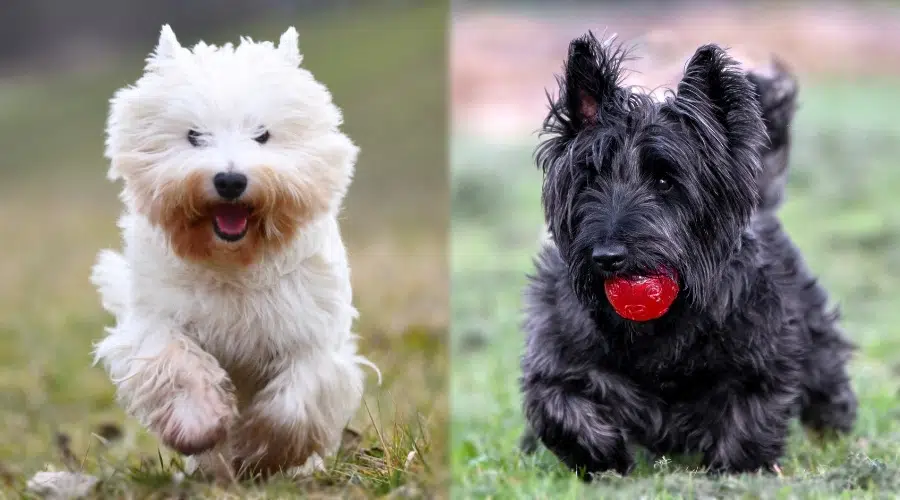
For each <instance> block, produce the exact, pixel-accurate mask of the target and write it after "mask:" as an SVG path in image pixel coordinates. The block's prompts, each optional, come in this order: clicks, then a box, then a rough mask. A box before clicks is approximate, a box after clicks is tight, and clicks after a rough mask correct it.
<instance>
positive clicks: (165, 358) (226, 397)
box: [95, 316, 237, 455]
mask: <svg viewBox="0 0 900 500" xmlns="http://www.w3.org/2000/svg"><path fill="white" fill-rule="evenodd" d="M95 354H96V357H97V360H98V361H102V362H103V364H104V365H105V366H106V369H107V371H108V373H109V375H110V377H111V378H112V380H113V383H115V384H116V389H117V395H118V397H119V399H120V400H121V401H122V402H123V404H124V406H125V408H126V410H127V411H128V413H130V414H131V415H133V416H134V417H135V418H137V419H138V420H140V421H141V423H142V424H143V425H145V426H146V427H147V428H148V429H149V430H150V431H151V432H153V433H154V434H156V435H157V436H158V437H159V439H160V440H161V441H162V442H163V444H165V445H166V446H168V447H170V448H172V449H174V450H176V451H178V452H180V453H182V454H185V455H194V454H197V453H200V452H203V451H206V450H209V449H211V448H213V447H214V446H215V445H216V444H217V443H220V442H222V441H223V440H224V439H225V438H226V435H227V433H228V429H229V426H230V425H231V423H232V422H233V419H234V417H235V415H236V412H237V410H236V407H235V398H234V389H233V386H232V384H231V381H230V379H229V378H228V374H227V373H226V372H225V370H223V369H222V367H221V366H219V363H218V362H217V361H216V359H215V358H213V356H212V355H210V354H209V353H207V352H206V351H204V350H203V349H202V348H200V346H199V345H197V344H196V343H195V342H194V341H193V340H191V339H190V338H188V337H187V336H186V335H184V334H183V333H182V332H180V331H179V330H178V329H177V328H176V327H174V326H172V325H169V324H167V322H165V321H155V320H149V319H143V318H135V317H134V316H132V317H131V318H128V319H126V320H125V321H124V322H122V323H120V324H118V325H116V326H115V327H114V328H111V329H110V330H109V335H108V336H107V337H106V338H105V339H103V340H102V341H101V342H100V343H98V344H97V347H96V351H95Z"/></svg>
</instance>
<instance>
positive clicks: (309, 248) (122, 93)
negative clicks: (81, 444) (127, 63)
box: [91, 26, 380, 477]
mask: <svg viewBox="0 0 900 500" xmlns="http://www.w3.org/2000/svg"><path fill="white" fill-rule="evenodd" d="M301 59H302V57H301V55H300V52H299V49H298V45H297V32H296V31H295V30H294V29H293V28H290V29H288V30H287V31H286V32H285V33H284V34H283V35H282V36H281V40H280V42H279V44H278V46H275V45H274V44H272V43H270V42H253V41H251V40H249V39H246V38H245V39H242V40H241V43H240V44H239V45H237V46H232V45H231V44H226V45H224V46H221V47H216V46H213V45H207V44H205V43H202V42H201V43H198V44H197V45H195V46H194V47H193V48H192V49H189V48H183V47H182V46H181V45H180V44H179V42H178V40H177V39H176V38H175V34H174V33H173V32H172V30H171V29H170V28H169V27H168V26H164V27H163V28H162V32H161V34H160V38H159V44H158V45H157V47H156V50H155V51H154V53H153V54H151V55H150V57H149V58H148V59H147V65H146V69H145V74H144V75H143V76H142V77H141V78H140V79H139V80H138V81H137V82H136V83H135V84H134V85H132V86H128V87H125V88H123V89H121V90H119V91H118V92H117V93H116V94H115V96H114V97H113V99H112V100H111V106H110V114H109V121H108V124H107V141H106V156H107V157H108V158H109V159H110V160H111V166H110V169H109V177H110V179H112V180H116V179H122V180H124V189H123V191H122V195H121V198H122V200H123V202H124V204H125V211H124V214H123V215H122V217H121V219H120V222H119V225H120V227H121V229H122V234H123V239H124V249H123V251H122V253H118V252H114V251H112V250H104V251H102V252H100V254H99V256H98V260H97V263H96V265H95V267H94V269H93V274H92V278H91V279H92V282H93V283H94V284H95V286H96V287H97V288H98V289H99V291H100V295H101V299H102V303H103V307H104V308H105V309H106V310H108V311H110V312H111V313H112V314H113V315H115V320H116V324H115V326H114V327H111V328H108V330H107V331H108V336H107V337H106V338H105V339H103V340H102V341H101V342H99V343H98V344H97V346H96V359H97V361H102V362H103V364H104V366H105V367H106V369H107V371H108V372H109V374H110V377H111V378H112V380H113V382H114V383H115V384H116V386H117V393H118V396H119V398H120V400H121V401H122V404H123V405H124V406H125V407H126V408H127V410H128V412H129V413H130V414H132V415H134V416H135V417H136V418H138V419H139V420H140V421H141V422H142V423H143V424H144V425H145V426H146V427H147V428H149V429H150V430H151V431H152V432H153V433H155V434H156V435H157V436H158V437H159V438H160V439H161V440H162V442H163V443H164V444H165V445H167V446H169V447H171V448H173V449H174V450H176V451H179V452H181V453H183V454H185V455H192V456H193V458H194V461H195V463H196V465H199V467H200V468H201V470H203V471H204V472H207V473H210V474H212V475H213V476H215V477H221V476H231V475H232V474H235V473H236V474H238V475H241V474H247V473H250V474H256V473H260V474H263V475H265V474H269V473H273V472H276V471H278V470H288V469H296V468H298V467H300V468H301V469H303V468H304V467H303V466H305V468H306V470H310V468H311V467H315V468H318V467H321V464H322V459H323V458H325V457H327V456H329V455H331V454H333V453H334V452H335V451H336V449H337V448H338V446H339V444H340V439H341V435H342V430H343V428H344V426H345V425H346V424H347V423H348V421H349V420H350V419H351V417H352V416H353V415H354V414H355V413H356V411H357V410H358V408H359V405H360V402H361V400H362V395H363V385H364V384H363V373H362V369H361V366H360V365H369V366H372V367H373V368H374V365H371V363H369V362H368V361H367V360H366V359H365V358H363V357H362V356H360V355H358V354H357V345H356V336H355V335H354V334H353V333H351V324H352V322H353V320H354V318H355V317H356V315H357V313H356V310H355V309H354V307H353V305H352V300H351V299H352V298H351V289H350V274H349V269H348V264H347V256H346V250H345V249H344V245H343V243H342V240H341V236H340V233H339V230H338V223H337V214H338V212H339V210H340V207H341V202H342V199H343V198H344V195H345V193H346V191H347V188H348V187H349V184H350V180H351V176H352V173H353V166H354V163H355V162H356V156H357V151H358V149H357V147H356V146H355V145H354V144H353V143H352V142H351V141H350V139H349V138H348V137H347V136H346V135H344V134H343V133H341V131H340V130H339V126H340V125H341V122H342V118H341V113H340V110H339V109H338V108H337V107H336V106H335V105H334V104H333V103H332V99H331V95H330V93H329V92H328V90H327V89H326V88H325V87H324V86H323V85H322V84H320V83H319V82H317V81H316V80H315V79H314V78H313V76H312V74H310V72H309V71H306V70H305V69H302V68H300V67H299V65H300V62H301ZM376 371H377V369H376ZM379 378H380V374H379Z"/></svg>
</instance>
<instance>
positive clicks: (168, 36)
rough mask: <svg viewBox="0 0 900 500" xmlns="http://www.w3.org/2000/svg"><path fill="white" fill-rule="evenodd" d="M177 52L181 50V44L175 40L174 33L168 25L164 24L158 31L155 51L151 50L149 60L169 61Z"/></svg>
mask: <svg viewBox="0 0 900 500" xmlns="http://www.w3.org/2000/svg"><path fill="white" fill-rule="evenodd" d="M179 50H181V44H180V43H178V39H177V38H175V32H174V31H172V28H171V27H170V26H169V25H168V24H164V25H163V27H162V29H161V30H160V31H159V42H157V43H156V49H154V50H153V55H152V56H151V59H152V60H153V61H154V62H159V61H164V60H166V59H171V58H173V57H175V54H176V53H178V51H179Z"/></svg>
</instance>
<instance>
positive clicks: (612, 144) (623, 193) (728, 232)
mask: <svg viewBox="0 0 900 500" xmlns="http://www.w3.org/2000/svg"><path fill="white" fill-rule="evenodd" d="M623 60H625V52H624V51H623V50H622V49H621V47H619V46H616V45H613V44H612V43H606V44H604V43H601V42H600V41H599V40H597V39H596V38H595V37H594V36H593V35H592V34H588V35H586V36H584V37H582V38H579V39H576V40H575V41H573V42H572V44H571V45H570V47H569V56H568V61H567V62H566V66H565V74H564V76H563V77H562V78H560V96H559V99H558V100H557V101H556V102H553V103H552V104H551V111H550V115H549V116H548V118H547V120H546V121H545V123H544V132H545V133H549V134H550V135H551V137H550V138H549V139H547V140H545V141H544V142H542V144H541V145H540V147H539V148H538V151H537V161H538V165H539V166H540V167H541V168H542V169H543V171H544V187H543V203H544V211H545V216H546V219H547V222H548V224H549V226H550V231H551V233H552V235H553V237H554V240H555V242H556V244H557V245H558V247H559V250H560V252H561V254H562V256H563V258H564V259H565V260H566V262H567V264H568V268H569V274H570V278H571V280H572V283H573V285H574V288H575V290H576V293H577V294H578V295H579V297H581V298H582V300H584V301H590V302H592V303H596V302H597V301H598V299H600V300H601V301H602V299H601V297H602V296H603V291H602V288H603V281H604V280H605V279H607V278H609V277H612V276H615V275H622V276H628V275H641V274H643V275H646V274H653V273H656V272H658V271H659V270H661V269H671V270H674V271H676V272H677V274H678V275H679V277H680V284H681V286H682V288H683V292H684V293H686V294H687V297H689V298H690V300H691V301H693V302H694V303H700V304H701V305H702V303H704V301H706V300H707V299H708V298H709V297H706V296H705V294H707V293H712V290H714V289H715V288H716V287H715V286H711V285H712V284H713V283H714V282H715V280H716V279H717V278H718V276H719V275H720V274H721V272H722V268H723V266H724V265H725V263H726V262H727V259H728V257H729V255H731V254H732V252H734V250H735V248H736V246H737V245H739V244H740V238H741V234H742V233H743V232H744V230H745V229H746V227H747V225H748V222H749V219H750V216H751V214H752V212H753V210H754V208H755V205H756V203H757V199H758V192H757V191H758V189H757V177H758V176H759V175H760V168H761V167H760V159H759V152H760V148H761V147H762V146H763V144H764V141H765V137H766V136H765V127H764V124H763V121H762V119H761V118H760V111H759V105H758V102H757V99H756V96H755V94H754V89H753V87H752V86H751V84H750V83H749V81H748V80H747V78H746V77H745V76H744V74H743V72H741V70H740V69H739V68H738V67H737V65H736V64H735V63H734V61H732V60H731V59H730V58H729V57H728V55H727V54H726V53H725V52H724V51H723V50H722V49H720V48H718V47H716V46H711V45H708V46H704V47H701V48H700V49H698V50H697V52H696V53H695V54H694V56H693V57H692V58H691V60H690V61H689V62H688V64H687V67H686V70H685V75H684V78H683V80H682V81H681V82H680V83H679V85H678V88H677V92H676V93H675V94H672V95H669V96H668V97H667V98H666V99H665V100H664V101H656V100H654V99H652V98H651V97H649V96H647V95H645V94H641V93H632V92H631V91H630V89H628V88H624V87H622V86H621V85H620V79H621V75H620V65H621V63H622V62H623Z"/></svg>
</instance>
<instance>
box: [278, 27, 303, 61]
mask: <svg viewBox="0 0 900 500" xmlns="http://www.w3.org/2000/svg"><path fill="white" fill-rule="evenodd" d="M278 52H280V53H281V55H282V56H283V57H284V58H285V59H286V60H287V61H288V62H289V63H290V64H292V65H294V66H299V65H300V62H301V61H303V56H302V55H300V40H299V36H298V35H297V30H296V29H294V27H293V26H291V27H290V28H288V29H287V31H285V32H284V34H282V35H281V39H280V40H279V41H278Z"/></svg>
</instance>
